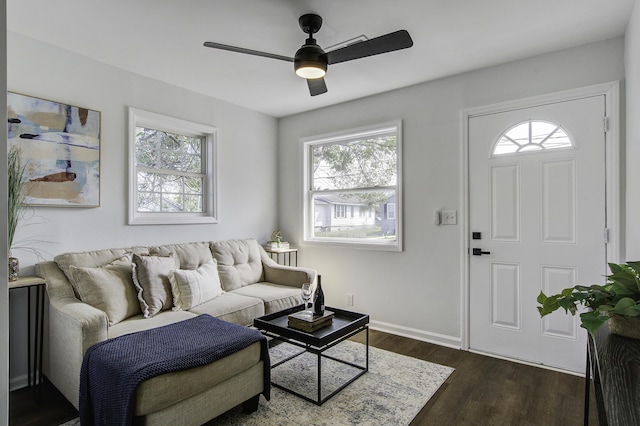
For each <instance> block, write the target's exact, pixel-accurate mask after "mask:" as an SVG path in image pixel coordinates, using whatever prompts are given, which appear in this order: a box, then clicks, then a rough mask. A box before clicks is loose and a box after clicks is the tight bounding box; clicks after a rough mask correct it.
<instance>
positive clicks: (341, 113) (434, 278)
mask: <svg viewBox="0 0 640 426" xmlns="http://www.w3.org/2000/svg"><path fill="white" fill-rule="evenodd" d="M623 46H624V44H623V40H622V39H615V40H609V41H604V42H600V43H595V44H591V45H586V46H582V47H578V48H573V49H569V50H564V51H560V52H555V53H551V54H546V55H542V56H539V57H534V58H530V59H526V60H521V61H518V62H513V63H509V64H505V65H501V66H496V67H492V68H488V69H483V70H479V71H474V72H469V73H466V74H462V75H458V76H454V77H450V78H446V79H442V80H438V81H433V82H429V83H424V84H420V85H416V86H413V87H409V88H405V89H400V90H395V91H392V92H389V93H384V94H381V95H378V96H372V97H369V98H366V99H360V100H356V101H353V102H349V103H345V104H341V105H337V106H334V107H329V108H325V109H321V110H317V111H312V112H309V113H304V114H299V115H295V116H291V117H287V118H283V119H281V120H280V125H279V134H280V137H279V152H280V164H279V173H280V174H279V178H280V180H279V183H280V193H279V197H280V198H279V204H280V209H279V210H280V213H281V228H282V230H283V232H284V233H285V234H286V235H288V236H289V237H288V238H289V239H290V240H292V241H293V242H294V243H295V244H300V245H302V241H301V240H302V232H301V228H302V227H301V219H300V218H301V213H300V212H301V199H302V198H301V194H302V188H301V182H302V178H301V169H302V165H301V160H300V158H301V157H300V156H301V152H300V142H299V139H300V138H302V137H305V136H311V135H317V134H322V133H327V132H333V131H337V130H343V129H349V128H353V127H358V126H364V125H369V124H374V123H379V122H386V121H390V120H394V119H402V120H403V135H404V140H403V151H404V153H403V155H404V183H403V185H404V186H403V188H404V233H405V234H404V246H405V247H404V252H402V253H391V252H377V251H364V250H357V249H347V248H335V247H332V248H327V247H318V246H312V245H302V250H301V253H300V260H301V262H302V263H303V264H304V265H305V266H309V267H313V268H316V269H317V270H318V272H319V273H320V274H322V276H323V288H324V289H325V295H326V296H325V297H326V298H327V304H328V305H333V306H337V307H345V294H347V293H352V294H354V295H355V297H354V301H355V304H354V309H356V310H359V311H364V312H367V313H369V314H370V316H371V319H372V322H374V325H376V326H378V327H380V326H381V325H382V326H384V327H383V328H387V329H392V330H395V331H396V332H400V333H404V334H406V335H410V336H413V337H417V338H421V339H426V340H434V341H439V342H442V343H446V344H452V345H459V344H460V337H461V331H460V329H461V324H460V315H461V312H460V310H461V300H460V299H461V296H460V294H461V273H460V271H461V269H462V266H463V262H464V261H465V258H461V244H462V237H463V236H462V235H461V226H460V225H458V226H439V227H436V226H435V225H433V221H432V217H433V211H434V210H436V209H446V210H458V211H459V210H460V206H461V197H462V194H461V182H460V180H461V172H462V171H461V163H462V160H461V122H460V120H461V116H460V113H461V110H463V109H466V108H471V107H477V106H482V105H487V104H492V103H496V102H502V101H508V100H515V99H519V98H524V97H529V96H535V95H541V94H545V93H550V92H555V91H560V90H565V89H571V88H577V87H582V86H588V85H592V84H596V83H602V82H608V81H614V80H622V79H623V77H624V65H623V50H624V47H623ZM425 66H428V60H426V61H425ZM328 78H329V77H328ZM389 78H393V76H389ZM459 213H460V211H459ZM464 220H465V218H464V217H462V216H461V215H459V216H458V223H461V222H462V221H464ZM472 303H473V302H472ZM534 303H535V301H532V309H533V304H534ZM376 322H377V323H378V324H375V323H376ZM380 323H386V324H380Z"/></svg>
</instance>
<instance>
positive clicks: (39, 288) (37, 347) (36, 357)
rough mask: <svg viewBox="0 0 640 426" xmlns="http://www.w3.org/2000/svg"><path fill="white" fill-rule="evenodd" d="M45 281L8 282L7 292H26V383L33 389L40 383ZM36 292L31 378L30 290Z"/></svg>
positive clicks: (26, 278)
mask: <svg viewBox="0 0 640 426" xmlns="http://www.w3.org/2000/svg"><path fill="white" fill-rule="evenodd" d="M45 286H46V281H45V280H44V279H42V278H40V277H34V276H24V277H20V278H18V279H17V280H16V281H9V290H16V289H20V288H24V289H26V290H27V330H28V331H27V333H28V335H27V382H28V384H29V386H33V387H34V388H35V385H36V384H40V383H42V378H43V374H42V352H43V341H44V293H45V290H46V288H45ZM34 289H35V291H36V311H35V318H34V319H35V322H34V324H35V327H34V330H35V331H34V336H33V377H32V374H31V366H32V364H31V317H32V315H31V293H32V292H31V290H34Z"/></svg>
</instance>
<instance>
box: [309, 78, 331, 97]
mask: <svg viewBox="0 0 640 426" xmlns="http://www.w3.org/2000/svg"><path fill="white" fill-rule="evenodd" d="M307 84H308V85H309V93H311V96H317V95H322V94H323V93H327V84H326V83H325V82H324V78H322V77H320V78H313V79H311V78H309V79H307Z"/></svg>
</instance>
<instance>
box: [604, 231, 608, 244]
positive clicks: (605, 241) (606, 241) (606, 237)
mask: <svg viewBox="0 0 640 426" xmlns="http://www.w3.org/2000/svg"><path fill="white" fill-rule="evenodd" d="M604 243H605V244H608V243H609V228H604Z"/></svg>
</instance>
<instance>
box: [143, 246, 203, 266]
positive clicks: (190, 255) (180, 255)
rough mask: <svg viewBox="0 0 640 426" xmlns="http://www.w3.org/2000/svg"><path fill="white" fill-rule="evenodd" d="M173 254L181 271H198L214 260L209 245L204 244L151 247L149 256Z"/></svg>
mask: <svg viewBox="0 0 640 426" xmlns="http://www.w3.org/2000/svg"><path fill="white" fill-rule="evenodd" d="M171 253H173V254H174V257H175V259H176V265H177V267H178V268H179V269H197V268H198V267H199V266H200V265H202V264H203V263H206V262H208V261H209V260H211V259H212V258H213V257H212V255H211V250H210V249H209V243H204V242H195V243H180V244H166V245H163V246H158V247H149V254H151V255H153V256H169V255H170V254H171Z"/></svg>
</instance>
